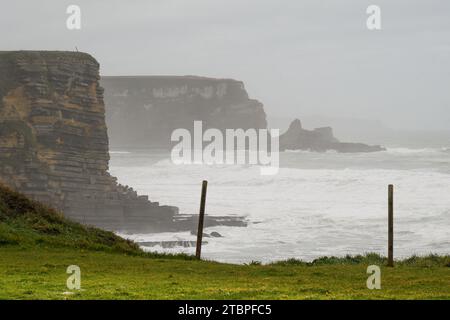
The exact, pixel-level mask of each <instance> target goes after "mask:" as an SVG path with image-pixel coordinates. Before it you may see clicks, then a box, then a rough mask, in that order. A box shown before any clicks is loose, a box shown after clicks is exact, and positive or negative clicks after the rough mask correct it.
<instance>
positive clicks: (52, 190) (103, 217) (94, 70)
mask: <svg viewBox="0 0 450 320" xmlns="http://www.w3.org/2000/svg"><path fill="white" fill-rule="evenodd" d="M99 78H100V77H99V64H98V62H97V61H96V60H95V59H94V58H93V57H91V56H90V55H88V54H85V53H78V52H49V51H39V52H36V51H17V52H0V182H1V183H4V184H6V185H8V186H10V187H12V188H14V189H16V190H18V191H20V192H22V193H24V194H26V195H28V196H30V197H31V198H33V199H36V200H39V201H42V202H44V203H47V204H49V205H51V206H53V207H56V208H57V209H59V210H61V211H63V212H64V214H65V215H66V216H68V217H70V218H72V219H74V220H76V221H79V222H82V223H85V224H89V225H95V226H98V227H101V228H105V229H109V230H117V231H128V232H129V231H139V232H152V231H168V230H172V231H174V230H183V229H187V230H188V229H189V228H188V227H187V224H186V223H185V222H183V223H180V222H178V221H177V216H178V208H176V207H172V206H161V205H159V203H158V202H151V201H149V200H148V197H147V196H139V195H138V194H137V193H136V192H135V191H134V190H133V189H131V188H129V187H125V186H122V185H120V184H118V183H117V179H116V178H115V177H112V176H111V175H110V174H109V173H108V169H109V152H108V135H107V129H106V124H105V105H104V101H103V88H102V87H101V86H100V85H99ZM238 220H239V219H238ZM213 224H214V223H213ZM236 224H237V225H239V224H243V222H242V221H237V222H236Z"/></svg>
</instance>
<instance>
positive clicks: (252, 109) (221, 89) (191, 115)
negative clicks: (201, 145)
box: [100, 76, 267, 149]
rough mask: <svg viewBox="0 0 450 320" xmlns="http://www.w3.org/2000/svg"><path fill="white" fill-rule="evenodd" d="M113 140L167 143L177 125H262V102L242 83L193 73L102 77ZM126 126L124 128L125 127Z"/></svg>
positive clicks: (164, 146) (122, 145)
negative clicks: (200, 123) (252, 95)
mask: <svg viewBox="0 0 450 320" xmlns="http://www.w3.org/2000/svg"><path fill="white" fill-rule="evenodd" d="M100 83H101V85H102V87H104V88H105V102H106V105H107V108H106V122H107V125H108V132H109V136H110V141H111V146H112V147H117V148H130V147H131V148H133V147H137V148H161V149H170V148H171V146H173V143H172V142H171V140H170V137H171V134H172V132H173V131H174V130H175V129H178V128H184V129H187V130H192V129H193V123H194V121H199V120H200V121H202V122H203V127H204V129H205V130H206V129H208V128H216V129H219V130H225V129H238V128H242V129H249V128H255V129H264V128H266V127H267V121H266V113H265V112H264V107H263V104H262V103H261V102H259V101H257V100H254V99H250V98H249V96H248V93H247V91H246V90H245V87H244V84H243V83H242V82H241V81H237V80H232V79H215V78H205V77H196V76H129V77H102V79H101V81H100ZM124 128H126V129H124Z"/></svg>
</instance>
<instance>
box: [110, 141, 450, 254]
mask: <svg viewBox="0 0 450 320" xmlns="http://www.w3.org/2000/svg"><path fill="white" fill-rule="evenodd" d="M399 154H401V156H399ZM157 157H158V159H161V155H158V156H157ZM154 158H155V155H151V154H148V153H146V154H140V155H139V157H136V156H135V155H133V156H131V155H127V154H113V156H112V163H111V170H112V173H113V174H114V175H116V176H118V177H119V180H120V181H121V182H122V183H125V184H128V185H132V186H133V187H135V188H136V189H137V190H138V191H139V192H140V193H143V194H148V195H149V196H150V199H152V200H153V201H159V202H160V203H161V204H170V205H176V206H178V207H179V208H180V211H181V212H182V213H197V212H198V205H199V196H200V188H201V181H202V180H203V179H207V180H208V181H209V187H208V198H207V214H210V215H244V216H246V217H247V219H248V221H249V226H248V227H247V228H231V227H213V228H208V229H207V230H206V232H211V231H218V232H219V233H221V234H222V235H223V236H224V237H223V238H208V239H205V240H206V241H208V244H207V245H205V246H204V248H203V251H202V252H203V254H204V256H205V257H206V258H209V259H214V260H219V261H227V262H240V263H243V262H248V261H251V260H259V261H264V262H267V261H273V260H279V259H287V258H301V259H305V260H311V259H313V258H316V257H318V256H323V255H344V254H348V253H350V254H358V253H364V252H372V251H375V252H379V253H382V254H385V253H386V252H385V249H386V230H387V225H386V220H387V219H386V217H387V203H386V201H387V185H388V184H390V183H393V184H394V185H395V197H396V198H395V254H396V256H397V257H401V256H409V255H412V254H426V253H430V252H436V253H447V254H448V253H450V245H449V244H450V197H449V196H448V194H449V192H450V179H449V178H450V171H449V168H450V156H449V154H448V153H445V152H443V151H442V150H438V149H436V150H431V149H422V150H421V151H418V150H414V151H410V150H404V149H400V150H397V149H396V150H395V151H392V150H388V151H387V152H380V153H372V154H356V155H350V154H332V153H324V154H318V153H313V152H310V153H303V152H302V153H295V152H292V153H282V155H281V165H282V168H281V169H280V171H279V174H278V175H275V176H261V175H260V174H259V170H258V167H257V166H244V165H239V166H238V165H235V166H227V165H221V166H202V165H187V166H176V165H173V164H172V163H171V162H170V160H167V159H166V160H154ZM136 159H138V160H136ZM155 161H156V162H155ZM131 238H133V239H136V240H138V241H171V240H195V236H192V235H191V234H190V233H189V232H183V233H164V234H140V235H132V236H131ZM151 250H158V251H164V252H186V253H194V250H195V248H175V249H162V248H161V247H159V248H158V247H152V248H151Z"/></svg>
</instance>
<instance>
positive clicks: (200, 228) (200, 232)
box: [195, 180, 208, 259]
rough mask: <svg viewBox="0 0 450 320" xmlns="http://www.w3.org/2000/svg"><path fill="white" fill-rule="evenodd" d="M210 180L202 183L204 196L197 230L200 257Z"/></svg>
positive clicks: (197, 254) (196, 252)
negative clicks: (207, 190)
mask: <svg viewBox="0 0 450 320" xmlns="http://www.w3.org/2000/svg"><path fill="white" fill-rule="evenodd" d="M207 187H208V181H206V180H203V183H202V198H201V200H200V213H199V215H198V230H197V250H196V251H195V256H196V257H197V259H200V257H201V254H202V240H203V222H204V220H205V203H206V189H207Z"/></svg>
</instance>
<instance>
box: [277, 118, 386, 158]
mask: <svg viewBox="0 0 450 320" xmlns="http://www.w3.org/2000/svg"><path fill="white" fill-rule="evenodd" d="M285 150H309V151H316V152H325V151H328V150H334V151H337V152H341V153H356V152H377V151H384V150H385V148H383V147H381V146H377V145H375V146H370V145H367V144H364V143H350V142H340V141H339V140H338V139H337V138H335V137H334V134H333V129H332V128H330V127H323V128H316V129H314V130H306V129H304V128H303V127H302V123H301V121H300V120H299V119H295V120H294V121H292V123H291V124H290V126H289V128H288V130H287V131H286V132H285V133H283V134H282V135H280V151H285Z"/></svg>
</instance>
